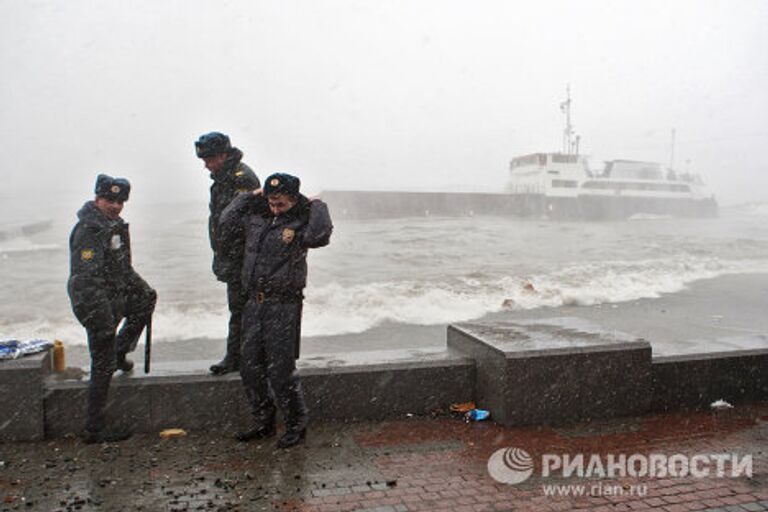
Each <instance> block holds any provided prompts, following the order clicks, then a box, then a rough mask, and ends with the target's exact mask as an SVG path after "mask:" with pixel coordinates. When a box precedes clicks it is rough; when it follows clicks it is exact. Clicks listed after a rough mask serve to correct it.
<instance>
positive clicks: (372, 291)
mask: <svg viewBox="0 0 768 512" xmlns="http://www.w3.org/2000/svg"><path fill="white" fill-rule="evenodd" d="M742 273H768V260H740V261H738V260H733V261H724V260H719V259H716V258H696V257H690V256H688V257H682V256H681V257H678V258H668V259H649V260H642V261H603V262H591V263H582V264H576V265H569V266H566V267H562V268H560V269H557V270H553V271H550V272H545V273H539V274H530V275H507V276H499V277H498V278H494V277H491V276H488V275H487V274H485V273H477V272H473V273H471V274H468V275H466V276H457V277H454V278H453V279H451V280H450V281H447V280H446V281H443V282H426V281H415V280H409V281H397V282H373V283H366V284H356V285H341V284H338V283H334V284H329V285H325V286H317V287H315V286H310V287H309V288H308V289H307V291H306V296H307V300H306V302H305V307H304V318H303V321H302V332H303V335H304V336H327V335H336V334H348V333H358V332H363V331H366V330H368V329H370V328H372V327H375V326H377V325H379V324H381V323H383V322H398V323H406V324H415V325H435V324H444V323H451V322H460V321H468V320H472V319H476V318H479V317H481V316H483V315H485V314H487V313H492V312H496V311H500V310H502V309H503V308H512V309H516V310H528V309H534V308H539V307H546V306H550V307H557V306H563V305H594V304H601V303H616V302H624V301H629V300H636V299H642V298H655V297H659V296H660V295H661V294H664V293H674V292H678V291H681V290H683V289H684V288H685V287H686V286H687V285H688V284H690V283H692V282H694V281H698V280H701V279H709V278H714V277H717V276H722V275H728V274H742ZM228 319H229V312H228V311H227V308H226V304H225V303H224V297H223V296H222V297H220V298H218V299H215V300H214V301H210V302H206V303H198V304H184V303H163V302H162V301H161V302H160V303H159V304H158V307H157V310H156V311H155V316H154V318H153V327H154V333H153V335H154V340H155V341H156V342H163V341H174V340H184V339H193V338H208V339H214V340H222V341H223V340H224V339H225V338H226V334H227V322H228ZM0 331H3V332H0V335H6V336H23V337H35V338H43V339H62V340H64V341H65V342H66V343H68V344H85V343H86V337H85V330H84V329H83V328H82V327H81V326H80V325H79V324H78V323H77V321H76V320H75V319H74V317H73V316H70V315H66V314H63V313H62V314H61V315H50V316H47V317H40V318H27V319H26V320H25V321H23V322H17V323H14V324H13V325H10V324H6V325H5V326H0Z"/></svg>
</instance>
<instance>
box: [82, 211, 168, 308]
mask: <svg viewBox="0 0 768 512" xmlns="http://www.w3.org/2000/svg"><path fill="white" fill-rule="evenodd" d="M77 217H78V219H79V222H78V223H77V224H76V225H75V227H74V228H73V229H72V234H71V235H70V237H69V248H70V276H69V281H68V283H67V291H68V292H69V297H70V300H71V301H72V309H73V310H74V312H75V315H76V316H77V317H78V318H79V319H90V320H93V321H96V322H101V321H108V322H109V321H112V319H111V318H109V319H105V318H99V313H104V314H108V315H109V316H110V317H111V312H110V311H111V310H110V309H109V308H110V307H111V306H110V303H111V302H113V301H116V300H117V301H124V300H125V295H126V294H127V293H128V292H129V291H130V290H132V289H135V288H137V287H138V288H141V289H143V290H150V287H149V285H148V284H147V283H146V282H145V281H144V280H143V279H142V278H141V277H140V276H139V274H137V273H136V271H135V270H133V266H132V265H131V239H130V236H129V234H128V224H127V223H125V222H124V221H123V219H120V218H118V219H114V220H113V219H110V218H108V217H107V216H105V215H104V214H103V213H101V211H100V210H99V209H98V208H97V207H96V204H95V203H94V202H93V201H88V202H86V203H85V204H84V205H83V207H82V208H81V209H80V211H79V212H77ZM152 293H154V292H152ZM105 308H107V309H105Z"/></svg>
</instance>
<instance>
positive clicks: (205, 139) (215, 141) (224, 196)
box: [195, 132, 261, 375]
mask: <svg viewBox="0 0 768 512" xmlns="http://www.w3.org/2000/svg"><path fill="white" fill-rule="evenodd" d="M195 151H196V153H197V156H198V158H201V159H202V160H203V162H205V168H206V169H208V170H209V171H210V172H211V179H212V180H213V184H212V185H211V202H210V205H209V206H210V215H209V217H208V236H209V238H210V242H211V249H213V273H214V274H215V275H216V278H217V279H218V280H219V281H222V282H224V283H227V304H228V306H229V314H230V316H229V334H228V335H227V352H226V354H225V356H224V359H222V360H221V361H220V362H218V363H216V364H214V365H212V366H211V373H213V374H214V375H224V374H225V373H229V372H234V371H237V370H238V368H239V367H240V343H241V332H242V327H241V325H242V319H241V317H242V311H243V306H244V305H245V301H246V299H247V296H246V294H245V293H244V290H243V288H242V285H241V284H240V268H241V266H242V257H243V253H242V245H241V244H239V245H238V244H234V245H233V246H232V248H231V250H230V251H228V252H227V251H223V250H221V248H220V247H219V243H218V241H217V239H218V237H217V233H216V231H217V229H218V225H219V217H221V212H222V211H224V208H225V207H226V206H227V205H228V204H229V203H230V202H231V201H232V198H233V197H235V195H237V194H238V193H240V192H251V191H253V190H255V189H258V188H259V187H260V186H261V185H260V183H259V179H258V178H257V177H256V174H254V172H253V171H252V170H251V169H250V167H248V166H247V165H245V164H244V163H243V162H242V161H241V160H242V158H243V152H242V151H240V150H239V149H237V148H235V147H232V145H231V144H230V142H229V137H227V136H226V135H224V134H223V133H219V132H211V133H206V134H205V135H201V136H200V138H199V139H198V140H197V142H195Z"/></svg>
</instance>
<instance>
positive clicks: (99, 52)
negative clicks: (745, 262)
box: [0, 0, 768, 222]
mask: <svg viewBox="0 0 768 512" xmlns="http://www.w3.org/2000/svg"><path fill="white" fill-rule="evenodd" d="M0 7H1V8H2V13H3V16H2V21H0V68H2V70H3V71H2V80H0V148H2V149H3V154H4V158H3V164H2V172H3V181H2V188H1V189H0V204H1V206H0V213H2V214H4V215H5V218H6V219H7V218H9V216H10V217H12V216H14V214H18V213H19V212H22V211H28V210H30V208H34V209H35V210H36V211H38V212H39V211H40V210H41V209H42V210H44V209H45V208H46V206H47V205H50V204H54V203H55V204H59V205H61V206H62V207H64V206H65V205H66V210H67V211H69V210H71V211H72V221H73V222H74V211H75V210H76V209H77V208H78V207H79V206H80V205H81V204H82V201H84V200H86V199H88V198H90V197H91V196H92V190H93V181H94V177H95V175H96V173H98V172H106V173H109V174H112V175H120V176H126V177H128V178H129V179H131V180H132V183H133V185H134V195H133V196H132V198H131V203H132V204H131V205H129V208H128V209H127V210H126V214H127V216H128V217H129V218H130V216H131V213H132V212H133V211H137V210H138V209H139V207H140V206H141V205H142V204H149V203H157V202H176V201H200V202H201V203H204V202H206V201H207V188H208V186H209V184H210V182H209V179H208V173H207V171H204V170H203V166H202V162H201V161H199V160H198V159H197V158H195V155H194V151H193V141H194V140H195V139H196V138H197V137H198V136H199V135H200V134H202V133H205V132H208V131H212V130H217V131H222V132H224V133H227V134H228V135H230V137H231V139H232V142H233V144H234V145H236V146H238V147H239V148H240V149H242V150H243V151H244V152H245V157H244V161H245V162H246V163H248V164H249V165H251V166H252V167H253V168H254V169H255V170H256V172H257V174H259V176H260V177H261V178H263V177H264V176H266V175H267V174H268V173H270V172H274V171H288V172H293V173H295V174H297V175H299V176H300V177H301V178H302V180H303V182H304V190H305V191H306V192H307V193H316V192H319V191H321V190H324V189H380V190H438V191H445V190H468V191H499V192H501V191H503V188H504V185H505V182H506V178H507V166H508V162H509V160H510V158H511V157H513V156H516V155H521V154H526V153H531V152H536V151H557V150H560V148H561V141H562V129H563V115H562V113H561V112H560V110H559V109H558V105H559V103H560V102H561V101H562V100H564V99H565V88H566V85H567V84H570V87H571V91H572V95H573V101H574V103H573V110H572V113H573V118H574V123H575V129H576V132H577V133H579V134H580V135H581V152H582V153H585V154H588V155H592V156H593V161H592V165H593V167H596V166H599V165H600V164H601V160H602V159H614V158H625V159H642V160H653V161H660V162H663V163H665V164H668V163H669V161H670V140H671V137H670V133H671V130H672V129H673V128H674V129H675V130H676V134H677V137H676V146H675V162H676V165H677V167H678V168H680V169H689V170H691V171H696V172H699V173H701V174H702V175H703V177H704V179H705V181H706V182H707V183H708V184H709V185H710V186H711V188H712V191H713V192H714V193H715V194H716V195H717V197H718V199H719V201H720V202H721V204H728V203H736V202H746V201H760V200H764V199H766V191H765V189H766V184H768V179H767V178H766V168H767V167H768V165H767V164H768V153H767V152H765V151H762V149H763V147H764V146H765V145H766V144H767V143H768V128H766V121H765V118H766V114H768V94H766V90H768V59H766V56H765V50H766V48H768V31H766V30H765V23H766V21H768V3H766V2H764V1H762V0H756V1H746V0H744V1H737V2H725V1H700V0H695V1H694V0H691V1H675V2H666V1H652V2H643V3H642V4H638V3H636V2H615V1H594V0H593V1H584V2H578V3H577V2H566V1H536V2H533V1H530V2H509V1H484V2H467V1H463V2H462V1H446V0H424V1H417V2H413V1H392V0H388V1H369V2H360V1H343V0H322V1H280V2H277V1H238V0H232V1H226V2H211V1H197V0H193V1H189V0H184V1H181V0H165V1H162V2H156V1H152V2H150V1H136V2H130V3H129V2H122V1H111V0H107V1H104V0H98V1H96V0H70V1H67V2H60V1H48V0H38V1H31V0H0ZM201 207H203V206H202V205H201Z"/></svg>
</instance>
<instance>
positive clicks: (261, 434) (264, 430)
mask: <svg viewBox="0 0 768 512" xmlns="http://www.w3.org/2000/svg"><path fill="white" fill-rule="evenodd" d="M274 435H275V426H274V425H271V426H269V427H255V428H252V429H251V430H246V431H245V432H238V433H237V434H235V439H237V440H238V441H240V442H241V443H246V442H248V441H255V440H258V439H267V438H269V437H272V436H274Z"/></svg>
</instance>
